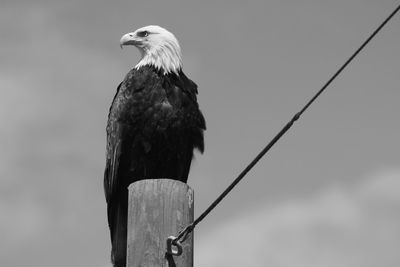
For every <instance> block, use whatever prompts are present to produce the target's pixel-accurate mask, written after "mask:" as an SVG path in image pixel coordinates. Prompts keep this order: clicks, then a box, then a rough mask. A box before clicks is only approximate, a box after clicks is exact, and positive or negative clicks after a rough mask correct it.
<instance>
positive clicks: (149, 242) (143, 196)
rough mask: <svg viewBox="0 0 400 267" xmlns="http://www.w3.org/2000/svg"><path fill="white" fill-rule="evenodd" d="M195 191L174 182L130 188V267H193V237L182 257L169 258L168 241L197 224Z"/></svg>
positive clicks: (154, 181)
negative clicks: (192, 224)
mask: <svg viewBox="0 0 400 267" xmlns="http://www.w3.org/2000/svg"><path fill="white" fill-rule="evenodd" d="M193 210H194V207H193V190H192V189H191V188H190V187H189V186H188V185H187V184H185V183H182V182H180V181H175V180H170V179H149V180H140V181H137V182H135V183H132V184H131V185H130V186H129V207H128V239H127V242H128V248H127V250H128V251H127V267H154V266H157V267H158V266H162V267H173V266H179V267H193V238H192V235H190V236H189V237H188V239H187V240H186V241H185V242H183V244H182V246H183V253H182V255H180V256H166V253H165V252H166V240H167V238H168V237H169V236H171V235H173V236H176V235H177V234H178V232H179V231H180V230H182V229H183V228H184V227H186V226H187V225H188V224H190V223H192V222H193Z"/></svg>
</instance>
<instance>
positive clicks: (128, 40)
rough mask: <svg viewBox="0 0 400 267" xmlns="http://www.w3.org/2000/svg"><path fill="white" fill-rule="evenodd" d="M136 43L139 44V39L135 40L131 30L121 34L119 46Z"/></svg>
mask: <svg viewBox="0 0 400 267" xmlns="http://www.w3.org/2000/svg"><path fill="white" fill-rule="evenodd" d="M137 44H139V41H138V40H136V38H135V34H134V33H132V32H130V33H127V34H125V35H124V36H122V37H121V40H120V41H119V46H120V47H121V49H122V47H123V46H124V45H137Z"/></svg>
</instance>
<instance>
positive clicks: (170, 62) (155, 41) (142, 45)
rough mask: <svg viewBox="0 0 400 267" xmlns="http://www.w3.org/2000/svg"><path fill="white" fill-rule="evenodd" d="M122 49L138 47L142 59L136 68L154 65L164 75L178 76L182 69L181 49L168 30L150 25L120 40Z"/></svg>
mask: <svg viewBox="0 0 400 267" xmlns="http://www.w3.org/2000/svg"><path fill="white" fill-rule="evenodd" d="M120 45H121V48H122V46H124V45H134V46H136V47H137V48H138V49H139V50H140V52H141V54H142V59H141V60H140V61H139V63H138V64H137V65H136V66H135V68H136V69H139V68H140V67H142V66H145V65H153V66H154V67H156V68H157V69H161V70H163V71H164V74H168V73H171V72H174V73H176V74H178V72H179V70H180V69H181V68H182V55H181V48H180V46H179V43H178V40H177V39H176V38H175V36H174V35H173V34H172V33H171V32H169V31H167V30H166V29H164V28H162V27H160V26H156V25H150V26H146V27H143V28H140V29H137V30H136V31H134V32H131V33H127V34H125V35H124V36H122V38H121V40H120Z"/></svg>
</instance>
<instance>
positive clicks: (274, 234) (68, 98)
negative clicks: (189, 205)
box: [0, 0, 400, 267]
mask: <svg viewBox="0 0 400 267" xmlns="http://www.w3.org/2000/svg"><path fill="white" fill-rule="evenodd" d="M397 4H398V1H395V0H379V1H377V0H375V1H373V0H323V1H317V0H284V1H282V0H270V1H227V0H226V1H177V0H176V1H159V2H157V1H151V0H146V1H94V0H89V1H74V0H71V1H8V0H6V1H4V0H3V1H2V3H1V8H0V33H1V38H0V87H1V91H0V94H1V95H0V137H1V138H0V150H1V153H0V236H1V238H0V251H1V252H0V265H1V266H7V267H19V266H31V267H36V266H37V267H39V266H40V267H50V266H57V267H67V266H68V267H69V266H93V267H99V266H109V254H110V252H109V251H110V242H109V232H108V227H107V220H106V204H105V199H104V195H103V188H102V179H103V169H104V163H105V156H104V155H105V124H106V117H107V113H108V108H109V106H110V104H111V100H112V98H113V96H114V94H115V90H116V87H117V85H118V84H119V82H120V81H121V80H122V79H123V77H124V75H125V74H126V73H127V72H128V71H129V70H130V68H132V67H133V66H134V65H135V64H136V63H137V61H138V60H139V55H140V54H139V52H138V51H137V50H136V49H135V48H133V47H128V48H127V49H124V50H121V49H120V48H119V43H118V42H119V39H120V37H121V36H122V35H123V34H125V33H127V32H131V31H134V30H135V29H137V28H139V27H142V26H145V25H149V24H158V25H160V26H163V27H165V28H167V29H169V30H170V31H171V32H173V33H174V34H175V35H176V37H177V38H178V40H179V41H180V44H181V47H182V50H183V61H184V71H185V73H186V74H187V75H188V76H189V77H190V78H192V79H193V80H194V81H195V82H196V83H197V84H198V85H199V98H198V99H199V102H200V107H201V109H202V110H203V113H204V115H205V117H206V120H207V127H208V129H207V132H206V135H205V142H206V150H205V153H204V155H196V159H195V161H194V163H193V167H192V171H191V174H190V177H189V182H188V183H189V185H190V186H191V187H192V188H193V189H194V191H195V209H196V214H197V215H198V214H200V212H202V211H203V210H204V209H205V208H206V207H207V206H208V205H209V204H210V202H211V201H213V200H214V199H215V198H216V197H217V196H218V194H219V193H220V192H221V191H222V190H224V189H225V187H226V186H227V185H228V184H229V183H230V182H231V181H232V180H233V179H234V177H235V176H236V175H237V174H238V173H239V172H240V171H241V170H242V169H243V168H244V167H245V165H246V164H247V163H248V162H249V161H250V160H251V159H252V158H253V157H254V156H255V155H256V154H257V153H258V152H259V151H260V150H261V149H262V147H263V146H264V145H265V144H266V143H267V142H268V141H269V140H270V139H271V138H272V137H273V136H274V135H275V134H276V133H277V132H278V131H279V130H280V129H281V128H282V127H283V126H284V125H285V124H286V122H287V121H288V120H290V118H291V117H292V116H293V115H294V114H295V112H297V111H298V110H299V109H301V107H302V106H303V105H304V104H305V102H306V101H307V100H308V99H309V98H310V97H311V96H312V95H313V94H314V93H315V92H316V91H317V90H318V89H319V88H320V87H321V86H322V85H323V83H325V82H326V81H327V79H328V78H329V77H330V76H331V75H332V74H333V73H334V72H335V71H336V70H337V69H338V68H339V67H340V65H341V64H343V62H344V61H345V60H346V59H347V57H349V56H350V55H351V53H353V51H354V50H355V49H356V48H357V47H358V46H359V45H360V44H361V43H362V42H363V41H364V40H365V39H366V38H367V36H368V35H369V34H370V33H371V32H372V31H373V30H374V29H375V28H376V27H377V26H378V25H379V24H380V23H381V21H383V19H384V18H385V17H386V16H388V15H389V13H390V12H392V10H394V9H395V7H396V5H397ZM399 15H400V14H398V15H397V16H396V17H395V18H394V19H393V20H392V21H391V22H390V23H389V24H388V25H387V27H385V28H384V30H383V31H382V32H381V33H380V34H379V35H378V36H377V38H376V39H375V40H373V42H372V43H371V44H370V45H369V46H368V47H367V48H366V49H365V50H364V51H363V52H362V53H361V54H360V55H359V57H358V58H357V59H356V60H355V61H354V62H353V63H352V64H351V65H350V66H349V67H348V68H347V69H346V70H345V72H344V73H343V75H341V76H340V77H339V78H338V79H337V80H336V81H335V82H334V83H333V84H332V85H331V86H330V87H329V88H328V90H327V91H326V92H325V93H324V94H323V95H321V98H320V99H318V101H317V102H316V103H315V104H314V105H313V106H311V108H310V109H309V110H307V112H306V113H304V115H303V117H302V119H301V120H300V121H298V122H297V123H296V124H295V125H294V126H293V128H292V129H291V130H290V132H288V133H287V135H285V136H284V137H283V138H282V139H281V140H280V141H279V143H277V145H276V146H275V147H274V148H273V149H272V150H271V151H270V153H269V154H268V155H267V156H266V157H265V158H264V159H263V160H261V161H260V163H259V164H258V165H257V166H256V167H255V168H254V170H252V171H251V172H250V173H249V174H248V176H247V177H246V178H245V179H244V180H243V182H242V183H241V184H240V185H239V186H238V187H237V188H236V189H235V190H233V191H232V193H231V194H230V195H229V196H228V197H227V198H226V199H225V200H224V201H223V202H222V203H221V204H220V205H219V206H218V207H217V208H216V209H215V210H214V211H213V212H212V213H211V214H210V215H209V216H208V217H207V218H206V219H205V220H204V221H203V222H202V223H201V224H199V225H198V227H197V228H196V232H195V264H196V266H198V267H202V266H222V267H224V266H268V267H294V266H296V267H299V266H300V267H302V266H307V267H309V266H311V267H313V266H318V267H330V266H349V267H354V266H355V267H358V266H360V267H361V266H362V267H365V266H367V267H368V266H371V267H375V266H385V267H386V266H399V265H400V256H399V253H398V248H399V246H400V229H399V227H398V225H400V197H399V196H400V142H399V141H398V139H399V135H400V124H399V119H398V116H399V114H400V105H399V102H400V88H399V84H400V78H399V77H400V76H399V70H400V53H399V47H400V16H399Z"/></svg>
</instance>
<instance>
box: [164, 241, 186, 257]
mask: <svg viewBox="0 0 400 267" xmlns="http://www.w3.org/2000/svg"><path fill="white" fill-rule="evenodd" d="M173 246H175V247H176V250H174V249H173ZM182 252H183V248H182V244H181V242H179V241H178V240H176V237H175V236H169V237H168V238H167V255H171V256H180V255H182Z"/></svg>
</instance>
